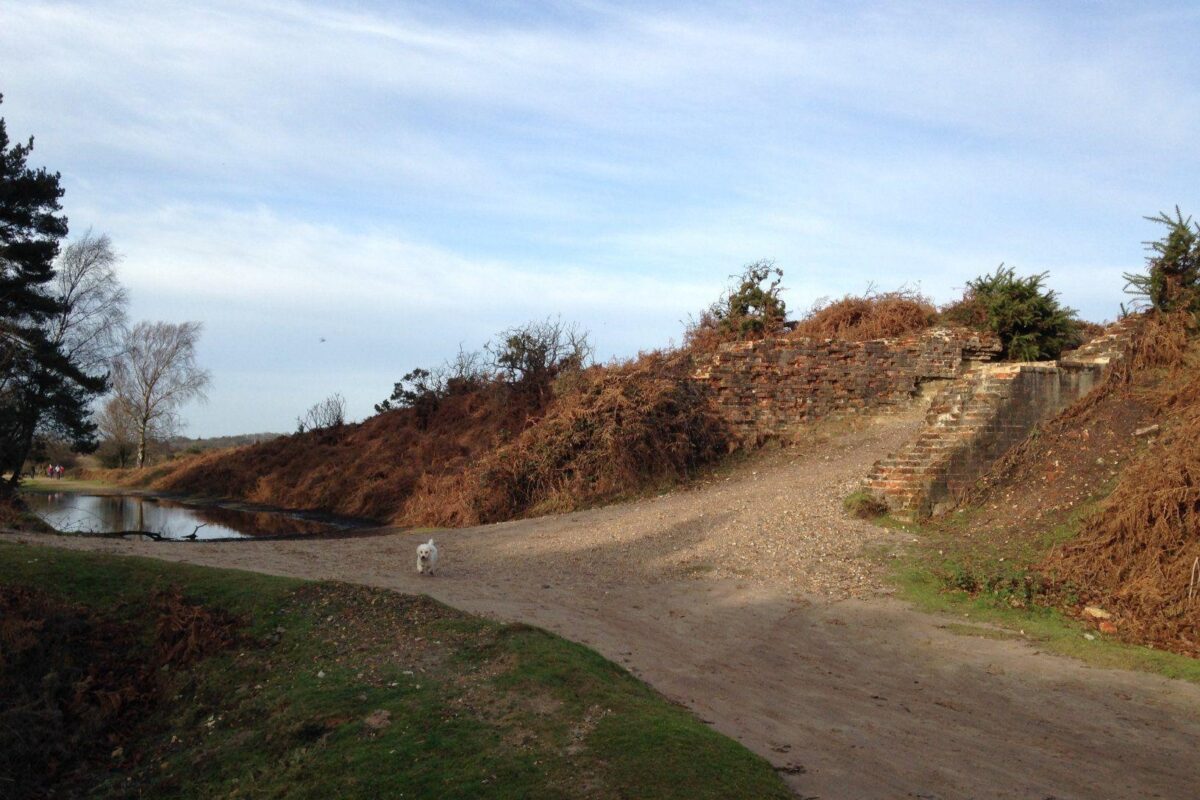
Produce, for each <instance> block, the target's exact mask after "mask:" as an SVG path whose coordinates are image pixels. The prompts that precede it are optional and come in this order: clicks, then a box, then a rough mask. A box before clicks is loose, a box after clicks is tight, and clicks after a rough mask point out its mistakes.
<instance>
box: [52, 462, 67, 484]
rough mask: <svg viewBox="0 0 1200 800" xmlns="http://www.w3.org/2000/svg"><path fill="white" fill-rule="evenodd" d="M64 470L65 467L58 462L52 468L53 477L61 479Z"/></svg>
mask: <svg viewBox="0 0 1200 800" xmlns="http://www.w3.org/2000/svg"><path fill="white" fill-rule="evenodd" d="M66 471H67V470H66V468H65V467H64V466H63V465H62V464H59V465H58V466H57V467H55V468H54V477H56V478H58V479H59V480H60V481H61V480H62V476H63V473H64V472H66Z"/></svg>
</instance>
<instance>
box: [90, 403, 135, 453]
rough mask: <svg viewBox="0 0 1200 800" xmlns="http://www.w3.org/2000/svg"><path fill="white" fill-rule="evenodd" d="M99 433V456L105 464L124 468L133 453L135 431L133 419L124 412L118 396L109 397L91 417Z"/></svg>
mask: <svg viewBox="0 0 1200 800" xmlns="http://www.w3.org/2000/svg"><path fill="white" fill-rule="evenodd" d="M93 419H94V420H95V423H96V427H97V428H98V429H99V431H100V435H101V436H102V437H104V439H103V444H102V445H101V449H100V456H101V458H102V459H104V460H106V461H107V462H108V464H107V465H112V466H118V467H121V468H122V469H124V468H125V467H127V466H129V459H130V458H131V457H132V456H133V454H134V446H135V443H136V441H137V431H136V430H135V428H134V424H133V420H132V419H131V418H130V416H129V415H128V414H127V413H125V409H124V406H123V404H122V403H121V399H120V398H119V397H110V398H108V400H106V401H105V402H104V405H102V406H101V407H100V410H99V411H97V412H96V414H95V416H94V417H93Z"/></svg>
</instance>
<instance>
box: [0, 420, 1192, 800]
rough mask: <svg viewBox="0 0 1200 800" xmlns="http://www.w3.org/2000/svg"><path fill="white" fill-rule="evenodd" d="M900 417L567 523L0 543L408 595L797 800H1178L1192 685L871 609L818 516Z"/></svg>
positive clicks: (836, 515)
mask: <svg viewBox="0 0 1200 800" xmlns="http://www.w3.org/2000/svg"><path fill="white" fill-rule="evenodd" d="M917 424H918V418H917V416H916V415H915V414H909V415H901V416H893V417H886V418H882V419H880V420H877V421H874V422H872V423H868V424H864V425H861V426H859V427H858V428H857V429H842V430H833V431H828V430H827V431H826V432H825V433H824V434H821V435H814V437H813V439H812V441H811V442H810V443H809V444H808V445H807V446H805V447H802V448H799V449H797V450H784V451H780V452H777V453H774V454H771V455H768V456H766V457H764V458H762V459H758V460H756V461H755V462H754V463H752V464H748V465H745V466H743V467H741V468H738V469H736V470H734V471H733V472H731V473H730V474H729V475H728V476H727V477H726V476H724V475H722V476H719V477H716V478H713V479H711V480H710V481H708V482H707V483H706V484H704V485H701V486H699V487H696V488H695V489H692V490H689V491H682V492H673V493H671V494H667V495H664V496H662V497H656V498H652V499H648V500H643V501H638V502H634V503H628V504H623V505H617V506H611V507H607V508H602V509H595V510H591V511H585V512H580V513H574V514H567V515H562V516H555V517H545V518H541V519H536V520H523V521H518V522H510V523H504V524H501V525H493V526H486V527H479V528H470V529H464V530H456V531H442V532H438V533H435V534H433V536H434V538H435V539H436V540H437V542H438V546H439V548H440V550H441V555H442V561H441V569H440V571H439V574H438V575H437V576H436V577H434V578H421V577H418V576H417V575H416V574H415V569H414V555H413V552H414V547H415V545H416V544H417V543H418V542H419V541H422V540H424V539H426V538H428V534H426V535H420V534H417V533H413V532H388V533H385V534H384V535H381V536H378V537H364V538H351V539H338V540H332V541H316V540H294V541H262V542H254V541H248V542H230V543H155V542H141V541H121V540H100V539H78V538H68V537H54V536H35V535H29V534H22V535H19V536H18V535H11V534H10V535H5V536H4V537H3V538H4V539H5V540H7V541H14V540H21V541H28V542H33V543H38V544H52V545H57V546H63V547H71V548H80V549H83V548H87V549H96V550H104V551H109V552H116V553H134V554H140V555H148V556H153V557H156V558H163V559H168V560H175V561H187V562H191V563H197V564H209V565H214V566H228V567H237V568H242V569H250V570H257V571H260V572H268V573H275V574H281V575H296V576H302V577H308V578H331V579H338V580H345V581H352V582H357V583H365V584H369V585H374V586H383V587H388V588H393V589H397V590H400V591H404V592H424V593H427V594H429V595H431V596H433V597H435V598H437V599H439V600H442V601H444V602H446V603H449V604H451V605H453V606H456V607H458V608H462V609H465V610H467V611H471V612H476V613H483V614H487V615H490V616H494V617H499V618H501V619H507V620H514V621H515V620H519V621H523V622H528V623H531V624H534V625H539V626H542V627H545V628H548V629H550V630H553V631H555V632H557V633H560V634H562V635H564V636H566V637H568V638H570V639H574V640H576V641H580V642H584V643H586V644H588V645H590V646H592V647H594V648H596V649H597V650H599V651H600V652H601V653H603V654H604V655H605V656H607V657H608V658H611V659H613V660H615V661H617V662H619V663H623V664H625V665H626V666H627V667H628V668H629V669H630V670H631V671H633V672H634V673H635V674H637V675H639V676H640V677H642V678H643V679H644V680H646V681H648V682H649V683H650V684H652V685H653V686H655V687H656V688H657V689H658V690H659V691H661V692H662V693H663V694H665V695H666V696H668V697H670V698H672V699H674V700H677V701H679V702H681V703H683V704H685V705H687V706H688V707H689V708H691V709H692V710H693V711H695V712H696V713H697V714H698V715H699V716H700V717H701V718H702V719H704V720H705V721H707V722H709V723H710V724H712V725H713V726H714V727H716V728H717V729H718V730H720V731H722V732H724V733H727V734H729V735H731V736H733V737H735V738H737V739H738V740H740V741H742V742H743V743H745V744H746V746H748V747H750V748H751V749H752V750H755V751H756V752H758V753H761V754H762V755H763V756H765V757H766V758H768V759H769V760H770V761H771V762H772V763H773V764H775V765H776V766H777V767H779V768H780V769H781V770H783V771H784V775H785V778H786V779H787V780H788V782H789V784H790V785H791V786H792V787H793V789H794V790H795V791H796V792H797V794H798V795H799V796H801V797H805V798H811V797H819V798H822V800H840V799H841V798H855V799H864V798H910V797H911V798H938V799H940V800H950V799H951V798H1001V797H1003V798H1034V799H1035V800H1045V799H1046V798H1057V800H1066V799H1067V798H1079V799H1080V800H1097V799H1098V798H1143V797H1146V798H1149V797H1158V798H1191V797H1200V759H1198V758H1197V743H1200V687H1197V686H1194V685H1192V684H1186V683H1183V682H1179V681H1170V680H1167V679H1163V678H1158V677H1155V676H1151V675H1145V674H1139V673H1132V672H1123V671H1114V670H1103V669H1095V668H1090V667H1087V666H1085V665H1083V664H1082V663H1080V662H1076V661H1073V660H1070V659H1065V658H1061V657H1057V656H1051V655H1048V654H1045V653H1039V652H1037V651H1036V650H1035V649H1034V648H1033V647H1032V646H1031V645H1029V644H1027V643H1025V642H1022V641H1012V640H992V639H985V638H978V637H969V636H962V635H958V634H955V633H952V632H950V631H949V630H948V629H947V628H946V624H947V622H948V621H949V620H947V619H946V618H942V617H935V616H929V615H924V614H920V613H917V612H914V611H912V610H911V609H909V608H907V607H906V606H905V605H904V604H902V603H900V602H898V601H896V600H894V599H892V598H890V597H888V596H887V590H886V589H885V588H883V585H882V583H881V581H880V580H879V575H878V568H877V567H876V566H873V564H874V563H875V562H874V561H873V560H871V559H867V558H863V557H862V552H863V550H864V548H872V549H874V550H876V552H883V553H886V552H887V551H888V549H894V548H895V547H896V545H897V544H898V539H897V538H894V537H898V536H900V534H889V533H886V532H883V531H881V530H880V529H878V528H876V527H874V526H872V525H869V524H867V523H863V522H859V521H857V520H853V519H849V518H847V517H846V516H845V515H844V514H843V512H842V511H841V507H840V499H841V498H842V497H843V496H844V495H845V494H846V493H847V492H848V491H849V490H850V489H851V488H853V486H854V485H855V484H856V482H857V481H858V479H860V478H861V477H862V476H863V475H865V474H866V473H867V471H868V469H869V467H870V465H871V463H872V462H873V461H874V460H875V459H877V458H879V457H881V456H883V455H884V454H886V453H887V452H888V451H890V450H892V449H895V447H896V446H898V445H899V444H900V443H901V442H902V441H904V440H905V438H906V437H908V436H909V435H911V433H912V431H913V430H914V429H915V426H916V425H917Z"/></svg>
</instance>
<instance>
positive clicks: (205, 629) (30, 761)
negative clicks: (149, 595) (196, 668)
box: [0, 586, 240, 797]
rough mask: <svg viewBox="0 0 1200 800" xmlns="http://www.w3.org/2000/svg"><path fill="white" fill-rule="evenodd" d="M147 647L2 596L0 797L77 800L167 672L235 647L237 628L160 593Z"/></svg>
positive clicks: (61, 611)
mask: <svg viewBox="0 0 1200 800" xmlns="http://www.w3.org/2000/svg"><path fill="white" fill-rule="evenodd" d="M149 611H150V613H151V615H152V617H151V618H153V619H154V620H155V623H154V634H153V636H152V637H151V641H150V642H149V645H147V643H146V641H145V639H144V637H143V635H142V632H141V631H140V630H139V627H138V625H137V624H135V623H133V622H123V621H120V620H119V619H116V618H113V617H111V616H103V615H100V614H98V613H97V612H96V611H94V610H93V609H90V608H88V607H86V606H83V605H77V604H73V603H70V602H66V601H64V600H62V599H59V598H56V597H53V596H51V595H49V594H47V593H46V592H43V591H41V590H38V589H31V588H25V587H19V586H0V786H2V787H3V790H4V791H3V793H4V795H5V796H6V797H41V796H48V795H52V796H74V794H75V792H74V790H73V789H72V788H71V787H72V786H74V785H75V784H76V783H79V782H80V781H83V780H86V776H87V774H88V771H89V769H91V768H93V767H94V766H95V765H97V764H102V763H104V762H105V761H106V760H108V759H109V757H110V755H111V756H112V757H117V756H118V755H119V754H120V747H121V743H122V742H123V741H124V740H125V739H126V737H128V736H129V735H130V734H131V732H132V731H133V730H134V728H135V727H136V726H137V725H138V724H139V723H140V722H141V720H143V719H144V718H145V717H146V715H147V714H148V713H149V711H150V710H151V709H152V708H153V706H154V705H155V703H156V702H157V701H158V699H159V694H160V689H161V687H162V681H163V680H164V678H165V677H166V676H167V675H168V674H169V671H170V670H174V669H177V668H180V667H186V666H188V665H190V664H193V663H195V662H196V661H198V660H199V659H201V658H203V657H205V656H207V655H211V654H213V653H215V652H218V651H220V650H223V649H225V648H227V647H230V646H232V645H233V643H234V642H235V640H236V635H237V633H236V632H237V629H238V628H239V627H240V624H239V622H238V621H237V620H236V619H234V618H232V617H229V616H228V615H224V614H218V613H214V612H212V611H209V610H208V609H205V608H203V607H201V606H196V605H192V604H190V603H188V602H187V601H186V600H184V599H183V596H182V595H181V594H180V592H179V590H178V589H172V590H168V591H165V592H160V593H158V594H157V595H156V596H155V597H154V598H153V601H152V603H151V606H150V609H149Z"/></svg>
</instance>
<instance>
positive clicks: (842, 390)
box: [692, 328, 1000, 442]
mask: <svg viewBox="0 0 1200 800" xmlns="http://www.w3.org/2000/svg"><path fill="white" fill-rule="evenodd" d="M999 353H1000V344H999V341H997V340H996V339H995V337H993V336H989V335H986V334H982V335H981V334H978V333H975V332H973V331H967V330H962V329H953V328H935V329H933V330H930V331H927V332H924V333H922V334H918V335H913V336H908V337H904V338H900V339H879V340H875V341H870V342H844V341H840V340H836V339H809V338H801V337H780V338H774V339H764V340H760V341H756V342H736V343H732V344H727V345H723V346H722V347H721V348H719V349H718V351H717V352H716V353H714V354H712V355H711V356H708V357H707V358H705V359H703V360H701V361H700V362H699V363H698V365H697V368H696V370H695V372H694V373H693V376H692V377H693V378H694V379H695V380H699V381H703V382H705V383H706V384H708V385H709V386H710V387H711V388H712V390H713V393H714V395H715V397H716V399H717V403H718V405H719V407H720V408H721V409H722V411H723V412H724V414H725V416H726V419H728V420H729V422H730V424H731V425H732V426H733V428H734V430H735V431H736V432H737V434H738V435H739V436H740V437H741V438H742V440H743V441H747V442H759V441H762V440H764V439H768V438H773V437H783V438H786V437H789V436H791V435H792V434H794V433H795V432H796V430H797V428H798V427H799V426H801V425H803V424H804V423H805V422H809V421H812V420H814V419H818V418H821V417H828V416H833V415H838V414H846V413H853V412H856V411H860V410H863V409H868V408H871V409H879V408H886V407H888V406H894V405H898V404H901V403H904V402H907V401H908V400H910V399H911V398H912V397H913V396H915V395H916V393H917V391H918V385H919V384H920V383H921V382H922V381H925V380H930V379H951V378H956V377H958V376H959V375H960V374H962V373H963V372H964V371H965V370H967V369H968V368H969V367H970V366H971V365H973V364H978V363H980V362H982V361H987V360H991V359H993V358H995V357H997V356H998V355H999Z"/></svg>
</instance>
